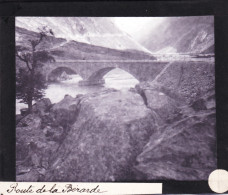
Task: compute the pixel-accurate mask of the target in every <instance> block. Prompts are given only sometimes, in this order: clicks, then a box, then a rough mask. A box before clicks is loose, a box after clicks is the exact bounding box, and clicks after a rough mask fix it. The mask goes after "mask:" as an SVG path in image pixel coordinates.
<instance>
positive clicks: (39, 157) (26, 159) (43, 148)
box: [16, 114, 58, 181]
mask: <svg viewBox="0 0 228 195" xmlns="http://www.w3.org/2000/svg"><path fill="white" fill-rule="evenodd" d="M41 124H42V118H41V117H40V116H39V115H38V114H29V115H27V116H26V117H24V118H23V119H22V120H21V121H20V122H19V123H18V125H17V129H16V160H17V170H16V171H17V181H38V180H39V179H40V178H42V177H43V175H44V174H45V172H44V171H42V172H41V173H39V170H41V167H43V169H45V170H46V169H47V168H48V166H49V157H50V155H51V153H53V152H54V151H56V149H57V147H58V143H57V142H54V141H48V139H47V136H46V134H45V132H44V131H43V129H42V128H41Z"/></svg>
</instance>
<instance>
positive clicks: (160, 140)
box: [135, 110, 216, 180]
mask: <svg viewBox="0 0 228 195" xmlns="http://www.w3.org/2000/svg"><path fill="white" fill-rule="evenodd" d="M137 162H138V165H137V166H136V167H135V168H136V169H137V170H138V171H139V172H141V173H142V174H144V178H143V179H144V180H154V179H171V180H207V179H208V177H209V174H210V173H211V172H212V171H213V170H214V169H216V134H215V112H214V111H213V110H211V111H204V112H201V113H198V114H195V115H192V116H188V117H186V118H185V119H183V120H180V121H177V122H175V123H173V124H172V125H170V126H166V127H164V128H163V129H160V130H159V131H156V133H154V134H153V135H152V136H151V137H150V141H149V142H148V143H147V145H146V146H145V147H144V149H143V152H142V153H141V154H140V155H139V156H138V157H137Z"/></svg>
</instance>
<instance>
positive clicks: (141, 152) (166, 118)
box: [16, 62, 216, 182]
mask: <svg viewBox="0 0 228 195" xmlns="http://www.w3.org/2000/svg"><path fill="white" fill-rule="evenodd" d="M213 75H214V69H213V64H212V65H211V66H208V65H207V66H206V65H205V66H204V65H203V64H195V63H193V64H191V66H189V64H187V63H184V64H183V63H177V62H174V63H171V64H170V65H169V66H168V67H166V69H165V70H164V71H163V72H162V73H161V74H160V75H158V76H157V77H156V79H155V80H154V81H152V82H142V83H140V84H138V85H136V87H135V88H132V89H130V90H125V91H121V90H115V89H105V90H102V91H100V92H97V93H92V94H86V95H77V96H76V97H71V96H69V95H66V96H65V97H64V99H63V100H62V101H60V102H58V103H56V104H52V103H51V102H50V100H49V99H43V100H40V101H39V102H37V103H36V104H35V105H34V106H33V113H32V114H29V115H27V116H24V117H18V120H17V128H16V150H17V157H16V158H17V161H16V163H17V181H88V182H92V181H100V182H102V181H140V180H155V179H172V180H207V179H208V176H209V174H210V173H211V171H213V170H214V169H216V133H215V92H214V76H213Z"/></svg>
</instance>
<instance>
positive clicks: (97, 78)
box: [81, 66, 139, 85]
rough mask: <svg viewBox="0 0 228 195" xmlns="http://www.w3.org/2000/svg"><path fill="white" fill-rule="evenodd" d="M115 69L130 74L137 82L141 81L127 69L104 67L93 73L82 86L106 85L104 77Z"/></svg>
mask: <svg viewBox="0 0 228 195" xmlns="http://www.w3.org/2000/svg"><path fill="white" fill-rule="evenodd" d="M115 69H120V70H122V71H123V72H125V73H127V74H129V75H131V76H132V78H134V79H135V80H137V81H139V80H138V79H137V77H136V76H135V75H134V74H132V73H131V72H130V71H129V70H128V69H127V70H126V69H125V68H122V67H119V66H111V67H104V68H100V69H98V70H96V71H95V72H93V73H92V74H91V75H90V76H89V77H88V79H87V80H84V81H82V82H81V85H97V84H104V83H105V81H104V77H105V75H107V74H108V73H109V72H111V71H112V70H115Z"/></svg>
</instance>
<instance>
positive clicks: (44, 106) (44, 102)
mask: <svg viewBox="0 0 228 195" xmlns="http://www.w3.org/2000/svg"><path fill="white" fill-rule="evenodd" d="M51 106H52V104H51V101H50V99H48V98H43V99H41V100H39V101H37V102H36V103H35V104H34V105H33V106H32V112H34V113H38V114H40V115H42V116H43V115H45V113H47V112H48V111H49V109H50V107H51Z"/></svg>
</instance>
